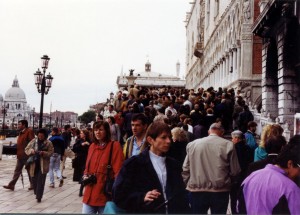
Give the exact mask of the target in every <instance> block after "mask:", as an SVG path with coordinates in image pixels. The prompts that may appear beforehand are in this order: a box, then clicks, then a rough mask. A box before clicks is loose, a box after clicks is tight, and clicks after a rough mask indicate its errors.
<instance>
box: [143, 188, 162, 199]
mask: <svg viewBox="0 0 300 215" xmlns="http://www.w3.org/2000/svg"><path fill="white" fill-rule="evenodd" d="M160 195H161V193H160V192H158V191H157V190H156V189H154V190H151V191H149V192H147V193H146V196H145V198H144V202H152V201H154V200H155V199H157V198H158V197H159V196H160Z"/></svg>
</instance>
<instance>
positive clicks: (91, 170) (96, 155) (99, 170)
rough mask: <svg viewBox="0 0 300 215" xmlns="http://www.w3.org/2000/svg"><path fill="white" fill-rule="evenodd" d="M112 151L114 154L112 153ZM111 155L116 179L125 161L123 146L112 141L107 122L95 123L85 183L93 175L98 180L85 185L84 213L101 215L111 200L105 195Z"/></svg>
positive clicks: (113, 174)
mask: <svg viewBox="0 0 300 215" xmlns="http://www.w3.org/2000/svg"><path fill="white" fill-rule="evenodd" d="M111 150H112V153H110V151H111ZM110 154H111V166H112V171H111V172H112V176H113V178H116V176H117V174H118V173H119V171H120V169H121V166H122V164H123V161H124V156H123V153H122V148H121V145H120V143H119V142H117V141H111V133H110V126H109V124H108V123H107V122H104V121H99V122H95V123H94V125H93V143H92V144H91V146H90V148H89V151H88V156H87V161H86V166H85V170H84V175H83V181H85V180H87V179H88V178H89V177H90V176H91V175H94V176H95V178H96V180H90V181H91V183H88V184H87V185H85V191H84V194H83V201H82V202H83V206H82V213H88V214H95V213H98V214H101V213H102V212H103V209H104V206H105V203H106V202H107V201H108V200H111V198H110V197H108V196H106V195H105V194H104V185H105V181H106V178H107V175H106V174H107V165H108V162H109V156H110ZM94 176H92V177H94Z"/></svg>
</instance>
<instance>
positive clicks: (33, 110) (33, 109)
mask: <svg viewBox="0 0 300 215" xmlns="http://www.w3.org/2000/svg"><path fill="white" fill-rule="evenodd" d="M34 112H35V108H32V130H33V131H34V114H35V113H34Z"/></svg>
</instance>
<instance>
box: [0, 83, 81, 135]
mask: <svg viewBox="0 0 300 215" xmlns="http://www.w3.org/2000/svg"><path fill="white" fill-rule="evenodd" d="M0 107H1V112H0V126H1V129H2V127H3V126H4V128H6V129H16V128H17V124H18V121H20V120H22V119H26V120H27V121H28V124H29V126H30V127H34V128H37V127H38V124H39V112H38V110H35V109H34V108H31V107H30V105H28V103H27V100H26V95H25V92H24V91H23V89H21V88H20V86H19V81H18V79H17V77H15V79H14V80H13V84H12V86H11V88H9V89H8V90H7V91H6V93H5V96H4V98H3V96H2V95H1V94H0ZM77 118H78V114H77V113H74V112H70V111H68V112H60V111H55V112H51V113H50V114H49V113H44V114H43V126H47V127H49V125H50V124H51V126H58V127H61V126H63V125H65V124H71V125H73V126H74V125H76V123H77V121H78V120H77ZM3 122H4V123H3Z"/></svg>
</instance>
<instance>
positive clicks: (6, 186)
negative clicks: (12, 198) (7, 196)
mask: <svg viewBox="0 0 300 215" xmlns="http://www.w3.org/2000/svg"><path fill="white" fill-rule="evenodd" d="M3 188H5V189H8V190H12V191H14V190H15V187H13V186H9V185H4V186H3Z"/></svg>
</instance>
